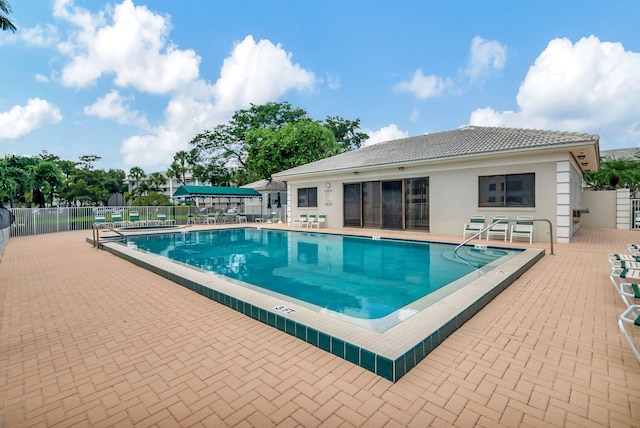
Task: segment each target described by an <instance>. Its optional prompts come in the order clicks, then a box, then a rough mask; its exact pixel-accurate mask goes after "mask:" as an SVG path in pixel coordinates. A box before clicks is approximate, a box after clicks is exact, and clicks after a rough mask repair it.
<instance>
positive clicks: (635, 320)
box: [618, 305, 640, 362]
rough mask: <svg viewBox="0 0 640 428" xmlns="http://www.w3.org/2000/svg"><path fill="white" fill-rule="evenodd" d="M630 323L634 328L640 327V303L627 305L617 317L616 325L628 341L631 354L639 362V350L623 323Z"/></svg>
mask: <svg viewBox="0 0 640 428" xmlns="http://www.w3.org/2000/svg"><path fill="white" fill-rule="evenodd" d="M627 324H629V325H631V326H634V327H636V328H638V327H640V305H631V306H629V307H628V308H627V309H626V310H625V311H624V312H623V313H622V314H621V315H620V318H619V319H618V327H619V328H620V332H621V333H622V335H623V336H624V338H625V339H627V342H629V346H630V347H631V351H633V355H635V356H636V358H637V359H638V361H639V362H640V352H638V348H637V347H636V345H635V343H633V339H632V338H631V336H630V335H629V332H627V330H626V328H625V325H627Z"/></svg>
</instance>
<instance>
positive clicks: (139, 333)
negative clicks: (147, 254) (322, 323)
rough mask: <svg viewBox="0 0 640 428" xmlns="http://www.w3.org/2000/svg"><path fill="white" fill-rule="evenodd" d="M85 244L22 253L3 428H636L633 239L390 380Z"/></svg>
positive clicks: (518, 290)
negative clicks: (613, 261) (624, 317)
mask: <svg viewBox="0 0 640 428" xmlns="http://www.w3.org/2000/svg"><path fill="white" fill-rule="evenodd" d="M377 234H381V233H377ZM86 236H87V232H86V231H85V232H64V233H57V234H49V235H40V236H32V237H23V238H11V239H10V240H9V243H8V246H7V249H6V251H5V254H4V257H3V259H2V261H1V262H0V426H3V427H4V426H6V427H17V426H43V427H44V426H46V427H53V426H97V427H99V426H141V427H144V426H181V427H185V426H204V427H211V426H257V427H268V426H284V427H286V426H303V427H314V426H324V427H360V426H362V427H378V426H379V427H382V426H385V427H393V426H414V427H425V426H430V425H432V426H460V427H468V426H489V427H493V426H535V427H539V426H576V427H578V426H579V427H584V426H640V394H638V391H640V363H638V361H637V360H636V359H635V358H634V356H633V354H632V353H631V351H630V350H629V347H628V345H627V343H626V341H624V339H623V338H622V336H621V334H620V333H619V331H618V328H617V325H616V321H617V317H618V315H619V314H620V313H621V312H622V310H623V309H624V308H623V304H622V300H621V299H620V298H619V297H618V295H617V294H616V293H615V290H614V289H613V286H612V285H611V283H610V282H609V278H608V275H609V271H610V269H609V264H608V262H607V260H606V254H607V253H609V252H625V251H626V249H625V244H626V243H628V242H640V233H638V232H634V231H618V230H611V229H594V228H591V229H587V228H583V229H581V230H580V231H579V232H578V234H577V235H576V236H575V237H574V240H573V242H572V243H571V244H565V245H563V244H557V245H556V246H555V252H556V255H555V256H550V255H547V256H545V257H544V258H543V259H542V260H541V261H540V262H538V263H537V264H536V265H535V266H534V267H533V268H532V269H530V270H529V271H528V272H527V273H526V274H525V275H523V276H522V277H521V278H520V279H518V280H517V281H516V282H515V283H514V284H512V285H511V286H510V287H509V288H508V289H507V290H506V291H504V292H503V293H502V294H501V295H500V296H498V297H497V298H496V299H495V300H494V301H493V302H491V303H490V304H489V305H488V306H487V307H485V308H484V309H482V311H480V313H478V314H477V315H476V316H475V317H474V318H473V319H471V321H470V322H468V323H466V324H465V325H464V326H463V327H462V328H460V329H459V330H458V331H456V332H455V333H454V334H453V335H452V336H451V337H449V338H448V339H447V340H446V341H445V342H444V343H443V344H442V345H440V346H439V347H438V348H437V349H436V350H434V351H433V352H432V353H431V354H429V355H428V356H427V357H426V358H425V359H424V360H423V361H422V362H421V363H420V364H418V366H417V367H415V368H414V369H413V370H411V371H410V372H409V373H408V374H407V375H405V376H404V377H403V378H402V379H400V381H399V382H397V383H395V384H393V383H391V382H389V381H387V380H384V379H381V378H379V377H378V376H376V375H374V374H372V373H370V372H368V371H366V370H364V369H362V368H359V367H357V366H355V365H353V364H351V363H349V362H347V361H344V360H342V359H339V358H337V357H335V356H333V355H331V354H328V353H326V352H323V351H321V350H319V349H317V348H314V347H312V346H310V345H308V344H306V343H304V342H302V341H300V340H298V339H296V338H294V337H292V336H289V335H287V334H285V333H283V332H280V331H278V330H276V329H273V328H271V327H268V326H266V325H264V324H261V323H259V322H257V321H255V320H253V319H250V318H248V317H246V316H244V315H241V314H240V313H237V312H235V311H233V310H231V309H229V308H226V307H224V306H222V305H220V304H217V303H215V302H213V301H211V300H208V299H206V298H204V297H203V296H200V295H198V294H196V293H193V292H191V291H189V290H187V289H185V288H183V287H180V286H178V285H176V284H174V283H172V282H170V281H168V280H166V279H164V278H161V277H159V276H157V275H154V274H152V273H150V272H148V271H145V270H143V269H140V268H138V267H136V266H134V265H133V264H130V263H128V262H126V261H124V260H121V259H119V258H118V257H116V256H113V255H111V254H109V253H108V252H106V251H101V250H97V249H94V248H93V247H92V246H91V245H90V244H88V243H86V242H85V237H86ZM431 238H435V237H431ZM438 238H442V239H446V238H443V237H438ZM448 239H453V240H456V239H457V238H455V237H449V238H448ZM538 245H540V244H538ZM542 246H544V245H542ZM547 250H548V248H547ZM635 338H636V341H637V343H639V344H640V334H635Z"/></svg>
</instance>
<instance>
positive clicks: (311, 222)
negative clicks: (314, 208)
mask: <svg viewBox="0 0 640 428" xmlns="http://www.w3.org/2000/svg"><path fill="white" fill-rule="evenodd" d="M315 221H316V215H315V214H309V220H308V221H307V227H311V226H312V225H313V223H315Z"/></svg>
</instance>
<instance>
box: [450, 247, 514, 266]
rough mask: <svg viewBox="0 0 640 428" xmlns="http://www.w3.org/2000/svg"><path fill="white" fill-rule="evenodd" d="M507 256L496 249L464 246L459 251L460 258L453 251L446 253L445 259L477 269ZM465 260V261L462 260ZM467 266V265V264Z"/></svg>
mask: <svg viewBox="0 0 640 428" xmlns="http://www.w3.org/2000/svg"><path fill="white" fill-rule="evenodd" d="M504 254H505V252H504V251H503V250H499V249H495V248H476V247H471V246H464V247H461V248H459V249H458V257H456V255H455V254H454V252H453V251H448V252H446V253H444V255H443V256H444V258H446V259H447V260H450V261H454V262H458V263H465V262H467V263H469V264H471V265H472V266H474V267H476V268H480V267H482V266H484V265H486V264H487V263H490V262H492V261H494V260H495V259H496V258H498V257H502V256H503V255H504ZM460 259H463V260H464V261H463V260H460ZM465 264H466V263H465Z"/></svg>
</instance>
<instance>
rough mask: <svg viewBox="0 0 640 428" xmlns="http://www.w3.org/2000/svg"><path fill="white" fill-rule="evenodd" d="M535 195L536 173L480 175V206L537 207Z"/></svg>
mask: <svg viewBox="0 0 640 428" xmlns="http://www.w3.org/2000/svg"><path fill="white" fill-rule="evenodd" d="M498 185H499V186H498ZM535 196H536V175H535V174H534V173H527V174H509V175H486V176H481V177H478V206H480V207H535V206H536V198H535Z"/></svg>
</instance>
